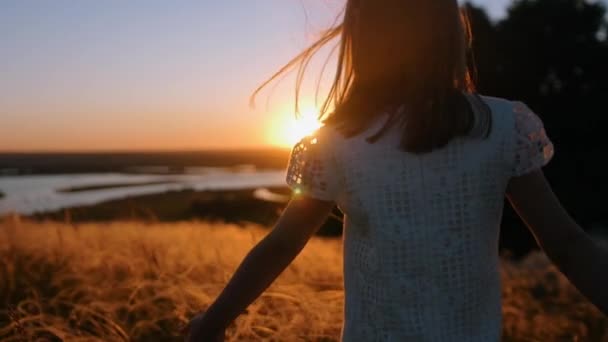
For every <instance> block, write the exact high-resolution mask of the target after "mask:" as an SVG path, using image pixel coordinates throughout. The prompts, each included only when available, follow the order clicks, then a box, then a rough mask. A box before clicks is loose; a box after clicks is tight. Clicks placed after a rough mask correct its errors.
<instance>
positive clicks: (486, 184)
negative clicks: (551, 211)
mask: <svg viewBox="0 0 608 342" xmlns="http://www.w3.org/2000/svg"><path fill="white" fill-rule="evenodd" d="M483 101H484V102H485V103H486V104H487V105H488V106H489V107H490V109H491V131H490V132H491V133H490V135H489V136H488V137H487V138H486V139H472V138H466V137H460V138H456V139H453V140H452V141H450V142H449V143H448V144H447V145H446V146H444V147H443V148H440V149H436V150H434V151H432V152H430V153H426V154H413V153H408V152H403V151H402V150H401V149H400V148H399V142H400V139H401V135H402V132H401V131H400V130H398V129H391V130H389V131H388V132H387V133H386V134H385V135H383V136H382V138H381V139H380V140H378V141H377V142H375V143H374V144H370V143H369V142H368V141H367V140H366V138H367V137H368V136H370V135H373V134H374V133H375V132H376V131H377V130H378V129H380V128H381V127H382V125H383V121H385V120H387V119H388V115H384V116H380V117H379V118H378V120H377V121H376V122H374V123H373V124H372V125H370V127H369V128H368V129H366V130H365V131H363V132H362V133H360V134H357V135H356V136H354V137H351V138H344V137H343V136H342V135H341V134H340V133H338V132H337V131H336V130H334V129H333V128H332V127H331V126H326V127H324V128H322V129H320V130H319V131H318V132H317V134H315V135H314V136H311V137H308V138H305V139H303V140H302V142H300V143H299V144H298V145H297V146H296V147H295V148H294V150H293V152H292V156H291V161H290V165H289V168H288V174H287V182H288V184H289V185H290V186H292V187H293V188H294V189H296V193H300V194H304V195H307V196H309V197H313V198H317V199H321V200H326V201H335V202H336V203H337V204H338V206H339V207H340V209H341V210H342V211H343V212H344V213H345V226H344V228H345V233H344V234H345V235H344V263H345V264H344V277H345V278H344V282H345V284H344V285H345V295H346V303H345V325H344V330H343V338H344V339H345V340H348V341H350V340H357V341H358V340H361V341H375V340H382V341H393V340H394V341H404V340H415V341H426V340H433V341H439V340H441V341H443V340H454V341H465V340H466V341H490V340H498V339H499V338H500V334H501V290H500V277H499V265H498V262H499V259H498V253H497V250H498V236H499V227H500V222H501V217H502V209H503V204H504V198H505V189H506V186H507V184H508V182H509V179H510V178H511V177H514V176H519V175H522V174H525V173H528V172H531V171H533V170H535V169H538V168H540V167H542V166H543V165H545V164H546V163H547V162H548V161H549V160H550V159H551V157H552V156H553V145H552V143H551V141H550V140H549V139H548V138H547V136H546V134H545V131H544V129H543V125H542V122H541V121H540V119H539V118H538V117H537V116H536V115H535V114H534V113H533V112H532V111H530V109H529V108H528V107H526V106H525V105H524V104H523V103H520V102H511V101H507V100H502V99H497V98H490V97H483Z"/></svg>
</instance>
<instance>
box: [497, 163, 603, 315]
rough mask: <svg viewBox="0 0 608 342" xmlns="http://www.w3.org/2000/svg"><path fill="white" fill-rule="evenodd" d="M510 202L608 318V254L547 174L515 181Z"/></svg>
mask: <svg viewBox="0 0 608 342" xmlns="http://www.w3.org/2000/svg"><path fill="white" fill-rule="evenodd" d="M507 198H508V199H509V201H510V202H511V205H512V206H513V208H514V209H515V211H516V212H517V213H518V215H519V216H520V217H521V218H522V219H523V221H524V222H525V223H526V225H527V226H528V228H529V229H530V231H531V232H532V234H533V235H534V237H535V238H536V241H537V242H538V244H539V246H540V247H541V248H542V249H543V250H544V252H545V253H546V254H547V256H548V257H549V258H550V259H551V261H552V262H553V263H554V264H555V265H556V266H557V267H558V268H559V270H560V271H561V272H562V273H563V274H564V275H565V276H566V277H567V278H568V279H569V280H570V282H571V283H572V284H573V285H574V286H575V287H576V288H577V289H578V290H579V291H580V292H581V293H582V294H583V295H584V296H586V297H587V298H588V299H589V300H590V301H591V302H592V303H593V304H595V306H596V307H597V308H598V309H600V310H601V311H602V312H603V313H604V314H605V315H608V250H606V249H605V248H602V247H601V246H600V245H599V244H597V243H596V242H595V241H594V240H593V239H592V238H591V237H590V236H589V235H587V234H586V233H585V231H584V230H583V229H582V228H581V227H580V226H579V225H578V224H577V223H576V222H575V221H574V220H573V219H572V217H570V215H569V214H568V212H567V211H566V210H565V209H564V208H563V207H562V205H561V203H560V202H559V200H558V199H557V197H556V196H555V194H554V193H553V191H552V189H551V186H550V185H549V184H548V182H547V180H546V179H545V176H544V174H543V172H542V171H541V170H538V171H535V172H532V173H529V174H526V175H523V176H520V177H514V178H512V179H511V180H510V182H509V184H508V186H507Z"/></svg>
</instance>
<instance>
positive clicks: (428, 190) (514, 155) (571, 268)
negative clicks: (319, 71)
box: [187, 0, 608, 342]
mask: <svg viewBox="0 0 608 342" xmlns="http://www.w3.org/2000/svg"><path fill="white" fill-rule="evenodd" d="M334 38H339V58H338V67H337V70H336V77H335V80H334V82H333V85H332V87H331V90H330V92H329V94H328V97H327V100H326V101H325V103H324V106H323V108H322V115H321V117H322V118H323V119H324V124H325V125H324V127H323V128H321V129H320V130H318V131H317V132H316V133H315V134H314V135H313V136H310V137H307V138H305V139H303V140H302V141H301V142H300V143H298V144H297V145H296V146H295V147H294V149H293V151H292V154H291V157H290V162H289V166H288V171H287V184H288V185H289V186H291V187H292V188H293V189H294V190H295V191H294V195H293V198H292V200H291V201H290V203H289V204H288V206H287V208H286V209H285V211H284V212H283V214H282V216H281V218H280V219H279V220H278V222H277V223H276V226H275V227H274V229H273V230H272V231H271V232H270V233H269V234H268V235H267V236H266V237H265V238H264V239H263V240H262V241H261V242H260V243H259V244H258V245H257V246H256V247H255V248H254V249H253V250H252V251H251V252H250V253H249V255H248V256H247V257H246V259H245V260H244V261H243V263H242V264H241V266H240V267H239V268H238V270H237V271H236V274H235V275H234V276H233V278H232V279H231V280H230V282H229V283H228V285H227V286H226V288H225V289H224V291H223V292H222V293H221V295H220V296H219V298H217V300H216V301H215V302H214V303H213V304H212V305H211V306H210V307H209V309H208V310H207V311H206V312H205V313H201V314H200V315H198V316H197V317H195V318H194V319H193V320H192V321H191V323H190V325H189V327H188V329H187V333H188V335H189V336H188V338H189V340H190V341H215V340H222V339H223V334H224V329H225V328H226V327H227V326H228V325H229V324H230V323H231V322H232V321H233V320H234V319H235V318H236V317H237V316H238V315H239V314H240V313H241V312H243V311H244V310H245V308H246V307H247V306H248V305H249V304H250V303H251V302H252V301H254V300H255V299H256V298H257V297H258V296H259V295H260V294H261V293H262V292H263V291H264V290H265V289H266V288H267V287H268V286H269V285H270V284H271V283H272V282H273V281H274V279H275V278H276V277H277V276H278V275H279V274H280V273H281V272H282V271H283V270H284V269H285V268H286V267H287V266H288V265H289V264H290V263H291V261H292V260H293V259H294V258H295V257H296V256H297V255H298V253H299V252H300V251H301V250H302V248H304V246H305V245H306V243H307V241H308V240H309V239H310V237H311V236H313V234H314V233H315V232H316V231H317V229H318V228H319V227H320V226H321V225H322V223H323V222H324V221H325V219H326V218H327V216H328V215H329V214H330V212H331V210H332V208H333V207H334V205H336V204H337V205H338V206H339V208H340V209H341V210H342V211H343V212H344V214H345V220H344V238H343V239H344V291H345V306H344V325H343V329H342V336H341V339H342V340H343V341H484V342H487V341H499V340H500V338H501V284H500V277H499V256H498V236H499V225H500V222H501V216H502V209H503V202H504V197H505V195H506V196H507V198H508V199H509V201H510V202H511V204H512V205H513V207H514V208H515V210H516V211H517V213H518V214H519V215H520V216H521V218H522V219H523V220H524V221H525V223H526V224H527V226H528V227H529V229H530V230H531V231H532V233H533V234H534V236H535V237H536V240H537V241H538V243H539V245H540V246H541V247H542V249H543V250H544V252H545V253H546V254H547V255H548V257H549V258H550V259H551V260H552V261H553V262H554V263H555V264H556V265H557V266H558V267H559V269H560V270H561V271H562V272H563V273H564V274H565V275H566V276H567V277H568V279H569V280H570V281H571V282H572V283H573V284H574V285H575V286H576V287H577V288H578V289H579V290H580V291H581V292H582V293H583V294H584V295H585V296H586V297H587V298H589V299H590V300H591V301H592V302H593V303H594V304H595V305H596V306H597V307H598V308H599V309H600V310H602V311H603V312H604V313H608V291H606V288H608V272H606V270H608V252H607V251H605V250H601V249H600V247H599V246H598V245H596V243H594V241H593V240H591V239H590V238H589V237H588V236H587V235H586V234H585V232H584V231H583V230H582V229H581V228H580V227H579V226H578V225H577V224H576V223H575V222H574V221H573V219H572V218H571V217H570V216H569V215H568V213H567V212H566V211H565V210H564V208H562V206H561V205H560V202H559V201H558V199H557V198H556V197H555V195H554V193H553V192H552V190H551V187H550V186H549V184H548V183H547V181H546V180H545V177H544V176H543V172H542V170H541V167H543V166H544V165H546V164H547V163H548V162H549V160H550V159H551V158H552V157H553V153H554V150H553V144H552V142H551V141H550V140H549V138H548V137H547V135H546V134H545V130H544V128H543V123H542V122H541V120H540V119H539V117H538V116H537V115H536V114H534V113H533V112H532V111H531V110H530V109H529V108H528V107H527V106H526V105H525V104H523V103H521V102H512V101H508V100H504V99H499V98H492V97H484V96H479V95H478V94H476V93H475V92H474V88H473V84H472V81H471V79H472V78H471V75H470V73H469V70H468V67H467V66H468V64H469V63H468V61H467V52H468V48H469V44H470V38H469V28H468V25H467V23H466V20H463V19H462V16H461V14H460V11H459V8H458V4H457V0H409V1H405V0H349V1H347V2H346V7H345V11H344V15H343V20H342V22H341V23H339V24H337V26H335V27H333V28H332V29H330V30H329V31H327V32H326V34H325V35H323V36H322V37H321V38H320V39H319V40H318V41H317V42H316V43H314V44H313V45H312V46H311V47H310V48H308V49H307V50H305V51H304V52H303V53H302V54H301V55H299V56H298V57H296V58H295V59H294V60H292V61H291V62H290V63H288V64H287V65H286V67H285V68H283V70H281V71H280V72H279V73H277V74H276V75H274V76H273V77H272V78H271V79H270V80H269V81H268V82H270V81H272V80H274V79H276V78H277V77H278V76H280V75H281V74H282V73H283V72H284V71H286V70H288V69H290V67H293V66H298V65H299V69H298V70H299V75H298V80H299V81H300V82H301V80H302V76H303V73H304V70H305V69H306V66H307V64H308V62H309V60H310V58H312V56H313V55H314V54H315V52H317V51H318V50H319V49H321V48H322V47H323V46H324V45H325V44H327V43H328V42H330V41H332V40H333V39H334ZM268 82H266V83H265V84H264V85H262V87H264V86H265V85H266V84H267V83H268ZM300 84H301V83H298V89H299V86H300ZM258 91H259V89H258ZM254 96H255V94H254ZM296 101H297V99H296ZM330 108H331V110H330Z"/></svg>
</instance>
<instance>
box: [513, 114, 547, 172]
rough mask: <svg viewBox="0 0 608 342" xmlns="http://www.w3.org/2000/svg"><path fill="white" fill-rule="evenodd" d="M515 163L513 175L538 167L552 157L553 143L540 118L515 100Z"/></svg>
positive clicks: (545, 163)
mask: <svg viewBox="0 0 608 342" xmlns="http://www.w3.org/2000/svg"><path fill="white" fill-rule="evenodd" d="M513 112H514V115H515V134H516V137H515V163H514V166H513V176H521V175H524V174H526V173H530V172H532V171H534V170H537V169H540V168H542V167H543V166H545V165H547V163H549V161H550V160H551V158H553V154H554V148H553V143H552V142H551V140H550V139H549V137H547V134H546V132H545V128H544V125H543V122H542V121H541V119H540V118H539V117H538V116H537V115H536V114H535V113H534V112H533V111H532V110H531V109H530V108H529V107H528V106H527V105H526V104H524V103H522V102H515V103H514V107H513Z"/></svg>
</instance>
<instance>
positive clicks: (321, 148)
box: [286, 135, 338, 201]
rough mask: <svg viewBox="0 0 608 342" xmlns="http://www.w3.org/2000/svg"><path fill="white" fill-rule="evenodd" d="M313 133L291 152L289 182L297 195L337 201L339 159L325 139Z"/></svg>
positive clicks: (287, 178) (288, 171)
mask: <svg viewBox="0 0 608 342" xmlns="http://www.w3.org/2000/svg"><path fill="white" fill-rule="evenodd" d="M323 140H324V137H323V136H319V135H313V136H309V137H305V138H304V139H302V140H300V142H298V143H297V144H296V145H295V146H294V148H293V149H292V151H291V155H290V157H289V164H288V166H287V177H286V182H287V185H288V186H289V187H290V188H291V189H292V190H293V193H294V195H306V196H310V197H312V198H316V199H320V200H325V201H335V200H336V198H337V188H338V186H337V184H336V181H335V179H336V174H335V172H336V169H335V160H334V158H333V156H332V153H331V151H330V150H329V147H330V146H327V145H328V144H327V142H326V141H323Z"/></svg>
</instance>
